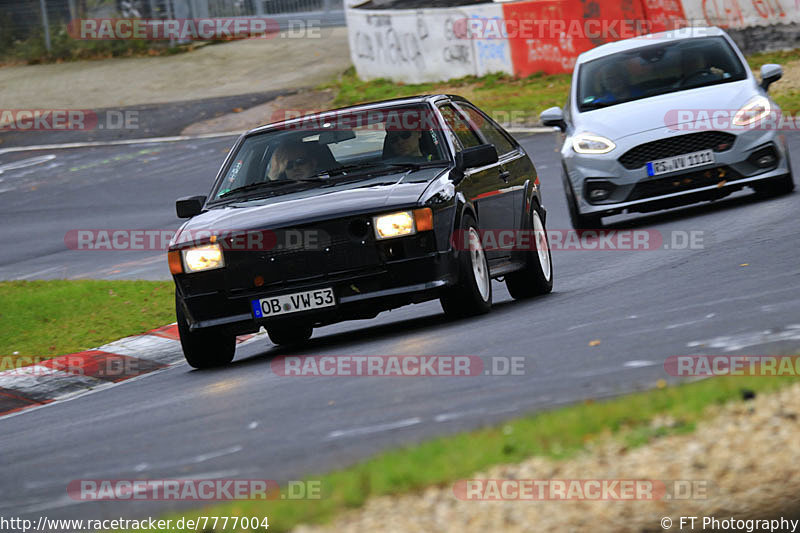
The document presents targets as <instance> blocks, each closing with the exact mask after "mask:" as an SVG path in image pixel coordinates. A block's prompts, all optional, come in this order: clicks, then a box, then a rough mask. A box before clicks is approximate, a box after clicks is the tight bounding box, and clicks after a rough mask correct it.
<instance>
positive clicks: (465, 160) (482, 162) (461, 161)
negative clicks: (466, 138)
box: [456, 144, 497, 170]
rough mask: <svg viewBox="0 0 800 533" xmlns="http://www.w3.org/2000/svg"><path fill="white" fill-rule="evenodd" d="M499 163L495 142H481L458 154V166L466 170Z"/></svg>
mask: <svg viewBox="0 0 800 533" xmlns="http://www.w3.org/2000/svg"><path fill="white" fill-rule="evenodd" d="M492 163H497V148H495V147H494V145H493V144H479V145H478V146H472V147H470V148H464V149H463V150H462V151H460V152H458V154H456V166H457V167H458V168H459V169H461V170H465V169H468V168H474V167H483V166H486V165H491V164H492Z"/></svg>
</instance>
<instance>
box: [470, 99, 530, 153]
mask: <svg viewBox="0 0 800 533" xmlns="http://www.w3.org/2000/svg"><path fill="white" fill-rule="evenodd" d="M458 107H460V108H461V109H462V110H463V111H464V113H466V114H467V116H468V117H469V120H470V122H472V125H473V127H475V128H476V129H479V130H480V131H481V133H483V137H484V138H485V139H486V141H487V142H488V143H489V144H493V145H494V147H495V148H496V149H497V155H499V156H502V155H504V154H507V153H509V152H511V151H512V150H514V148H516V146H515V144H514V143H513V142H511V140H509V139H508V137H506V135H505V134H504V133H503V132H502V131H500V128H499V127H498V126H497V125H496V124H495V123H494V122H493V121H492V119H490V118H489V117H488V116H486V115H485V114H484V113H482V112H480V111H478V110H477V109H476V108H475V107H473V106H471V105H468V104H462V103H459V104H458Z"/></svg>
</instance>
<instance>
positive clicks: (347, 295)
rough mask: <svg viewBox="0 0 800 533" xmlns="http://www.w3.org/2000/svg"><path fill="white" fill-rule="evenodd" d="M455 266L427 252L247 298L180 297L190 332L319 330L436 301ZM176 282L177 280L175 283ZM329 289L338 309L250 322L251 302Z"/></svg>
mask: <svg viewBox="0 0 800 533" xmlns="http://www.w3.org/2000/svg"><path fill="white" fill-rule="evenodd" d="M456 272H457V264H456V260H455V257H454V255H453V254H452V252H450V251H447V252H431V253H428V254H426V255H424V256H422V257H414V258H410V259H402V260H397V261H392V262H387V263H384V264H382V265H380V266H377V267H374V268H370V269H365V270H362V271H360V272H352V273H349V274H347V275H344V276H337V277H332V278H329V279H325V280H315V281H314V282H312V283H292V284H287V285H285V286H281V287H279V288H276V287H273V288H270V289H267V290H264V291H261V290H259V289H253V290H249V291H247V292H245V293H242V292H235V293H232V292H231V291H228V290H225V289H220V290H216V291H207V292H204V293H201V294H182V293H181V284H180V282H179V281H178V282H177V283H176V285H177V286H178V292H179V303H178V305H183V306H184V311H185V314H186V317H187V319H188V321H189V329H190V330H192V331H197V330H201V329H208V328H213V329H224V330H226V331H228V332H231V333H235V334H243V333H251V332H254V331H257V330H258V329H259V327H261V326H268V325H270V324H274V323H296V324H310V325H313V326H315V327H316V326H323V325H326V324H332V323H335V322H340V321H343V320H350V319H358V318H371V317H374V316H375V315H377V314H378V313H379V312H381V311H385V310H388V309H393V308H396V307H400V306H403V305H406V304H409V303H418V302H422V301H426V300H430V299H433V298H436V297H438V296H439V294H440V292H441V289H442V288H444V287H447V286H449V285H452V284H454V283H456V282H457V274H455V273H456ZM176 281H177V280H176ZM327 287H332V288H333V291H334V294H335V297H336V305H335V306H333V307H326V308H321V309H315V310H309V311H299V312H296V313H289V314H285V315H278V316H276V317H272V318H264V319H256V318H254V317H253V314H252V308H251V301H252V300H258V299H260V298H266V297H269V296H277V295H281V294H290V293H295V292H303V291H308V290H314V289H321V288H327Z"/></svg>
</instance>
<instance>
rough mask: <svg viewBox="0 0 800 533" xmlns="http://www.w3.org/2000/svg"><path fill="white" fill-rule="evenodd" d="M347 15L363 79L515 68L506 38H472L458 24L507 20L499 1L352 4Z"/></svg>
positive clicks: (410, 79)
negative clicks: (409, 6) (384, 6)
mask: <svg viewBox="0 0 800 533" xmlns="http://www.w3.org/2000/svg"><path fill="white" fill-rule="evenodd" d="M346 16H347V27H348V33H349V39H350V55H351V58H352V60H353V65H355V67H356V71H357V72H358V75H359V76H360V77H361V78H363V79H374V78H389V79H392V80H395V81H401V82H405V83H420V82H426V81H439V80H448V79H452V78H461V77H463V76H468V75H475V76H482V75H484V74H487V73H490V72H507V73H511V72H512V71H513V70H512V66H511V54H510V51H509V45H508V41H507V40H506V39H493V40H484V39H481V40H478V39H469V38H467V36H466V34H464V32H463V31H459V29H458V28H457V27H454V26H455V25H457V24H459V22H458V21H463V20H464V19H469V18H479V19H492V18H495V19H497V20H501V19H502V18H503V11H502V8H501V6H500V5H499V4H481V5H477V6H466V7H464V8H459V9H453V8H441V9H433V8H432V9H421V10H365V9H354V8H348V9H347V10H346ZM462 24H463V22H462Z"/></svg>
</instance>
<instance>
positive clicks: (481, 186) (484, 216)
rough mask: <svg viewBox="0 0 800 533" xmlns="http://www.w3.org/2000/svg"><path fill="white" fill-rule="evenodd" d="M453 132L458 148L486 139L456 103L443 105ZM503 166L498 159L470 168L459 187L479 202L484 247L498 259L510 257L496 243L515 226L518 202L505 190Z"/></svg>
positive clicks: (442, 111) (441, 107) (489, 257)
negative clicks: (492, 162)
mask: <svg viewBox="0 0 800 533" xmlns="http://www.w3.org/2000/svg"><path fill="white" fill-rule="evenodd" d="M439 111H440V112H441V113H442V116H443V117H444V120H445V123H446V124H447V127H448V128H449V129H450V135H451V137H452V138H453V139H454V144H455V145H456V151H461V150H462V149H464V148H470V147H473V146H478V145H480V144H483V142H484V141H483V139H482V138H481V137H480V136H479V135H478V132H477V130H476V129H475V128H474V127H473V126H472V125H471V124H470V121H469V120H468V119H467V116H466V115H465V114H463V112H461V111H459V110H458V109H456V107H454V106H453V104H452V103H446V104H441V105H439ZM503 179H504V176H503V169H502V167H501V164H500V163H499V162H498V163H494V164H492V165H487V166H485V167H480V168H475V169H467V170H466V171H465V172H464V179H463V180H461V182H460V183H459V184H458V187H459V189H461V191H462V192H463V193H464V196H466V197H467V198H468V199H469V200H470V201H471V202H472V203H473V205H474V206H475V209H476V210H477V212H478V226H479V227H480V230H481V231H482V232H485V233H484V248H485V250H484V251H485V253H486V259H487V260H488V261H489V262H498V261H501V260H503V259H505V258H507V257H510V255H511V250H501V249H499V247H498V246H497V245H496V241H497V237H498V235H499V233H500V232H501V231H504V230H509V229H512V228H513V226H511V224H512V223H513V213H514V205H513V200H512V198H511V197H510V196H508V195H505V194H503V192H502V188H503V185H504V181H503Z"/></svg>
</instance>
